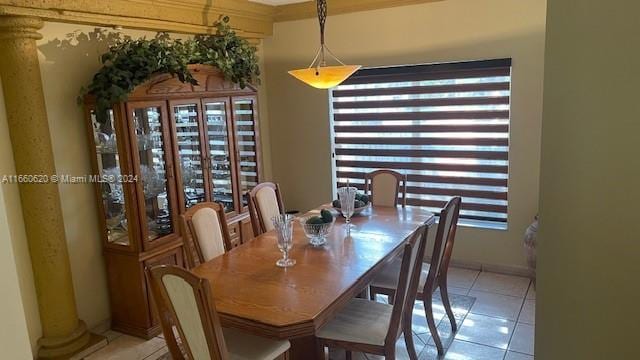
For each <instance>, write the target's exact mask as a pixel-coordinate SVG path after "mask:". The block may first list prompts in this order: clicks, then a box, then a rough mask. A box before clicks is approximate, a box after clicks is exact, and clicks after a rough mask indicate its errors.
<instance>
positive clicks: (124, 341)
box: [86, 335, 165, 360]
mask: <svg viewBox="0 0 640 360" xmlns="http://www.w3.org/2000/svg"><path fill="white" fill-rule="evenodd" d="M164 346H165V342H164V341H163V340H162V339H159V338H153V339H151V340H143V339H139V338H135V337H133V336H129V335H122V336H119V337H118V338H116V339H115V340H113V342H111V343H110V344H109V345H108V346H107V347H105V348H103V349H101V350H100V351H98V352H96V353H93V354H91V355H90V356H88V357H87V358H86V360H143V359H145V358H146V357H148V356H149V355H152V354H153V353H155V352H156V351H158V350H160V349H161V348H163V347H164Z"/></svg>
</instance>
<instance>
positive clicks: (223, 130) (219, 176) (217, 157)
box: [204, 101, 235, 212]
mask: <svg viewBox="0 0 640 360" xmlns="http://www.w3.org/2000/svg"><path fill="white" fill-rule="evenodd" d="M226 104H227V103H226V102H225V101H210V102H205V104H204V107H205V115H206V119H205V120H206V128H207V139H208V140H207V141H208V142H209V144H208V145H209V158H210V160H211V182H212V183H213V184H212V185H213V201H215V202H217V203H220V204H222V205H223V206H224V209H225V212H232V211H234V210H235V201H234V198H233V181H232V175H231V166H232V165H231V157H230V151H229V133H228V129H227V108H226Z"/></svg>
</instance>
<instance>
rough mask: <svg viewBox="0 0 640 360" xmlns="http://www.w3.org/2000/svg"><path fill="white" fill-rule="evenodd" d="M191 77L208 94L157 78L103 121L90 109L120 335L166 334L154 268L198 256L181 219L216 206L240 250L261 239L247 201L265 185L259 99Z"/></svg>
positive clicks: (204, 70)
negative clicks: (148, 274) (148, 276)
mask: <svg viewBox="0 0 640 360" xmlns="http://www.w3.org/2000/svg"><path fill="white" fill-rule="evenodd" d="M190 68H191V71H192V73H193V75H194V77H195V78H196V80H197V81H198V85H190V84H185V83H182V82H180V81H178V80H177V79H176V78H174V77H172V76H170V75H168V74H160V75H157V76H155V77H154V78H152V79H151V80H149V81H148V82H146V83H145V84H143V85H140V86H139V87H137V88H136V89H135V90H134V91H133V92H132V93H131V94H130V95H129V97H128V99H127V101H126V102H124V103H118V104H115V105H114V106H113V107H112V108H111V109H109V110H108V112H107V114H106V115H107V116H106V117H105V118H106V120H103V121H98V118H100V119H102V118H103V117H97V116H96V107H95V101H94V99H92V98H90V97H87V99H86V116H87V122H88V124H89V126H88V130H89V131H88V133H89V138H90V144H91V146H90V151H91V153H92V155H93V156H92V162H93V169H94V176H93V177H92V179H93V180H95V181H94V182H95V185H96V194H97V199H98V201H97V204H98V212H99V218H100V222H101V225H102V235H103V240H104V254H105V259H106V266H107V276H108V285H109V290H110V301H111V312H112V328H113V329H114V330H117V331H121V332H125V333H127V334H131V335H135V336H140V337H144V338H151V337H153V336H155V335H157V334H158V333H159V332H160V327H159V322H158V321H157V319H155V318H154V316H155V315H154V313H155V312H154V310H153V308H152V306H153V305H152V302H151V299H150V295H149V292H148V286H147V282H146V280H145V275H144V268H145V267H147V266H153V265H159V264H173V265H179V266H182V265H184V260H183V259H184V251H192V249H191V248H190V247H189V246H185V244H189V243H190V242H186V241H185V237H186V236H188V235H187V234H186V230H185V229H182V226H181V224H180V214H182V213H184V211H185V210H186V209H188V208H189V207H191V206H193V205H195V204H197V203H200V202H204V201H215V202H218V203H220V204H222V205H223V206H224V209H225V211H226V214H227V220H228V223H229V232H230V236H231V242H232V244H233V245H234V246H237V245H239V244H241V243H243V242H245V241H247V240H249V239H251V238H253V232H252V228H251V224H250V220H249V214H248V212H247V201H246V198H245V193H246V192H247V191H248V190H250V189H252V188H253V187H254V186H255V185H256V184H257V183H258V182H259V180H260V143H259V131H258V113H257V96H256V89H255V88H252V87H246V88H245V89H240V88H239V87H238V86H237V85H236V84H233V83H232V82H229V81H226V80H225V79H224V77H223V76H222V74H221V73H220V72H219V71H218V70H217V69H215V68H213V67H211V66H204V65H192V66H190Z"/></svg>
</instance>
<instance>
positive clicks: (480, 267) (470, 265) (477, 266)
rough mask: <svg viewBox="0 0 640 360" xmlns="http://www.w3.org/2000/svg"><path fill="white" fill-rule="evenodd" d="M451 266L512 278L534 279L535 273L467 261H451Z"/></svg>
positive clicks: (426, 259) (427, 258)
mask: <svg viewBox="0 0 640 360" xmlns="http://www.w3.org/2000/svg"><path fill="white" fill-rule="evenodd" d="M425 261H426V262H430V261H431V258H430V257H426V258H425ZM451 266H453V267H457V268H462V269H469V270H477V271H486V272H493V273H498V274H504V275H514V276H523V277H528V278H532V279H533V278H534V277H535V273H534V272H533V271H532V270H531V269H529V268H527V267H522V266H512V265H496V264H485V263H481V262H478V261H468V260H455V259H452V260H451Z"/></svg>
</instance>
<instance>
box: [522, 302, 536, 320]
mask: <svg viewBox="0 0 640 360" xmlns="http://www.w3.org/2000/svg"><path fill="white" fill-rule="evenodd" d="M518 322H521V323H525V324H530V325H534V324H535V323H536V301H535V300H525V301H524V305H522V311H520V317H519V318H518Z"/></svg>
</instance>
